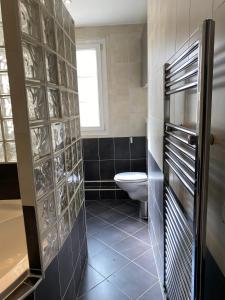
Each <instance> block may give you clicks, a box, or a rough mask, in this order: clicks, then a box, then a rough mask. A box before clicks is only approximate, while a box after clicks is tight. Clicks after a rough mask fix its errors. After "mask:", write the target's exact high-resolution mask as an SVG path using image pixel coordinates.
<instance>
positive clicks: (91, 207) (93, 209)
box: [87, 202, 108, 216]
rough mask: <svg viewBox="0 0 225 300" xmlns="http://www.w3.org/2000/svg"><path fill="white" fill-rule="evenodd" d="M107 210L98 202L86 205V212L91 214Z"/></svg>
mask: <svg viewBox="0 0 225 300" xmlns="http://www.w3.org/2000/svg"><path fill="white" fill-rule="evenodd" d="M106 210H108V208H107V207H106V206H104V205H102V204H99V203H98V202H97V203H95V204H92V205H88V206H87V212H88V213H89V214H92V215H96V216H97V215H99V214H100V213H102V212H104V211H106Z"/></svg>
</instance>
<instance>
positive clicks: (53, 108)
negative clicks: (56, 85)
mask: <svg viewBox="0 0 225 300" xmlns="http://www.w3.org/2000/svg"><path fill="white" fill-rule="evenodd" d="M48 107H49V116H50V118H52V119H59V118H61V106H60V98H59V91H58V90H54V89H48Z"/></svg>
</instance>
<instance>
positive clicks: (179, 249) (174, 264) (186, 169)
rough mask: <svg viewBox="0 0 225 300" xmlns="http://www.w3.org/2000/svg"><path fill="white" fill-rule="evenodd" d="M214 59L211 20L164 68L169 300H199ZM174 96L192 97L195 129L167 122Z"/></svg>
mask: <svg viewBox="0 0 225 300" xmlns="http://www.w3.org/2000/svg"><path fill="white" fill-rule="evenodd" d="M213 55H214V21H212V20H205V21H204V22H203V24H202V26H201V28H200V29H199V30H198V32H196V33H195V35H193V36H192V37H191V39H190V40H189V41H188V46H185V49H182V51H179V53H176V54H175V55H174V56H173V58H172V59H171V60H170V61H169V62H168V63H166V64H165V66H164V106H165V107H164V121H165V123H164V146H163V147H164V149H163V150H164V151H163V155H164V157H163V168H164V287H165V292H166V295H167V299H169V300H194V299H198V300H200V299H201V292H202V270H203V266H204V252H205V226H206V206H207V189H208V165H209V148H210V140H211V135H210V125H211V98H212V73H213ZM178 93H180V94H181V93H182V95H185V94H186V93H189V94H190V93H191V94H192V95H194V94H195V93H196V95H195V97H196V101H197V103H196V104H197V105H196V122H195V126H193V124H192V125H190V124H188V125H187V124H176V122H174V123H172V121H171V113H170V111H171V102H172V101H174V102H175V100H174V98H172V97H177V96H176V95H177V94H178ZM171 100H172V101H171ZM178 100H179V99H178ZM187 100H188V99H186V100H185V101H187ZM176 101H177V100H176ZM177 123H178V122H177Z"/></svg>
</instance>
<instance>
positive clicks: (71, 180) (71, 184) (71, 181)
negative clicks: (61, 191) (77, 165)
mask: <svg viewBox="0 0 225 300" xmlns="http://www.w3.org/2000/svg"><path fill="white" fill-rule="evenodd" d="M75 182H76V174H75V173H74V172H72V173H71V174H69V175H68V177H67V187H68V196H69V200H71V199H72V198H73V195H74V192H75Z"/></svg>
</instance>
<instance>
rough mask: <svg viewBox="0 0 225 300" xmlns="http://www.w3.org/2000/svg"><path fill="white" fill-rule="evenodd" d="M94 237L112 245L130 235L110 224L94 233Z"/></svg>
mask: <svg viewBox="0 0 225 300" xmlns="http://www.w3.org/2000/svg"><path fill="white" fill-rule="evenodd" d="M93 237H94V238H96V239H99V240H101V241H103V242H105V243H106V244H108V245H112V244H115V243H116V242H119V241H121V240H123V239H125V238H126V237H128V235H127V234H126V233H124V232H122V231H121V230H119V229H117V228H115V227H114V226H112V225H109V226H108V227H104V228H103V229H102V230H101V232H98V233H96V234H94V235H93Z"/></svg>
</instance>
